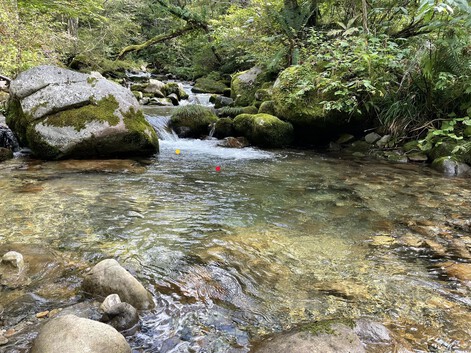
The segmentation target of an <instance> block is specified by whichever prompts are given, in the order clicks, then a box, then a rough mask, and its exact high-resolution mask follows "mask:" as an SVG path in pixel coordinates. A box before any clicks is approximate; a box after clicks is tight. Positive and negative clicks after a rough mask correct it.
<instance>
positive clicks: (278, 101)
mask: <svg viewBox="0 0 471 353" xmlns="http://www.w3.org/2000/svg"><path fill="white" fill-rule="evenodd" d="M320 75H321V73H320V72H318V71H316V69H315V68H314V67H312V66H311V65H309V64H306V65H297V66H291V67H289V68H287V69H285V70H284V71H283V72H282V73H281V74H280V75H279V76H278V79H277V81H276V82H275V84H274V86H273V90H272V100H273V105H274V109H275V113H276V114H275V115H276V116H278V117H280V119H282V120H285V121H288V122H290V123H292V124H293V126H294V129H295V133H296V139H297V142H298V143H300V144H305V145H321V144H324V143H327V142H329V141H331V140H333V139H335V137H336V136H338V135H339V134H341V133H352V134H356V133H358V132H361V131H362V130H363V129H364V128H366V127H367V124H368V121H367V119H363V118H361V116H360V115H349V114H346V113H342V112H339V111H336V110H326V109H324V106H323V104H322V102H323V101H335V100H337V97H336V96H335V93H334V92H324V91H323V90H322V89H319V87H318V83H317V82H318V81H319V80H320ZM306 77H309V80H310V81H311V82H312V84H311V85H310V86H309V87H305V86H300V84H299V83H300V82H303V81H305V80H306Z"/></svg>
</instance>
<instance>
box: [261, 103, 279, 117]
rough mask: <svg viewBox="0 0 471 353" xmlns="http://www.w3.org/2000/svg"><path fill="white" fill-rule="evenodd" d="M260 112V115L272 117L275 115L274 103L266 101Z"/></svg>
mask: <svg viewBox="0 0 471 353" xmlns="http://www.w3.org/2000/svg"><path fill="white" fill-rule="evenodd" d="M258 112H259V113H260V114H270V115H275V114H276V113H275V106H274V104H273V101H266V102H263V103H262V104H261V105H260V108H258Z"/></svg>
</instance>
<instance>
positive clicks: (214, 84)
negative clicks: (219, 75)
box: [192, 77, 228, 94]
mask: <svg viewBox="0 0 471 353" xmlns="http://www.w3.org/2000/svg"><path fill="white" fill-rule="evenodd" d="M227 88H228V87H227V85H226V84H225V83H224V82H222V81H219V80H214V79H212V78H210V77H200V78H198V79H197V80H196V82H195V85H194V87H193V88H192V91H193V92H195V93H218V94H223V93H224V91H225V90H226V89H227Z"/></svg>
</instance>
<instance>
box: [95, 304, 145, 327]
mask: <svg viewBox="0 0 471 353" xmlns="http://www.w3.org/2000/svg"><path fill="white" fill-rule="evenodd" d="M102 321H103V322H106V323H107V324H108V325H111V326H113V327H114V328H115V329H116V330H118V331H120V332H122V331H127V330H130V329H132V328H137V324H138V323H139V314H138V312H137V310H136V308H135V307H133V306H132V305H131V304H129V303H118V304H116V305H113V306H112V307H111V308H108V309H107V310H106V312H105V313H104V315H103V317H102Z"/></svg>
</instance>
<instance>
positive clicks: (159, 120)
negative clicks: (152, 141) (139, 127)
mask: <svg viewBox="0 0 471 353" xmlns="http://www.w3.org/2000/svg"><path fill="white" fill-rule="evenodd" d="M146 119H147V121H148V122H149V123H150V124H151V125H152V126H153V127H154V129H155V132H156V133H157V136H158V137H159V139H160V140H163V141H178V140H179V139H180V138H179V137H178V135H177V134H176V133H175V131H173V130H172V129H171V128H170V127H169V126H168V125H169V122H170V117H169V116H149V115H146Z"/></svg>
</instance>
